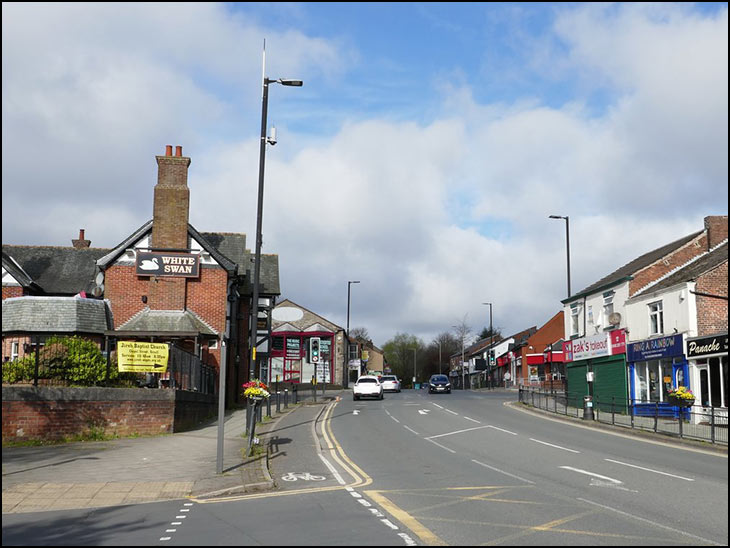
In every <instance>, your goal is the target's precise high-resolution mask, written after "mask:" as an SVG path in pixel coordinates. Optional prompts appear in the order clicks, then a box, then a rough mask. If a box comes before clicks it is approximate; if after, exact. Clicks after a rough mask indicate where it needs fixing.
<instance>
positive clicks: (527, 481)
mask: <svg viewBox="0 0 730 548" xmlns="http://www.w3.org/2000/svg"><path fill="white" fill-rule="evenodd" d="M471 461H472V462H475V463H476V464H478V465H479V466H484V468H489V469H490V470H494V471H495V472H499V473H500V474H504V475H505V476H509V477H510V478H515V479H517V480H520V481H524V482H525V483H531V484H533V485H534V484H535V482H534V481H530V480H528V479H525V478H521V477H520V476H515V475H514V474H510V473H509V472H505V471H504V470H500V469H499V468H495V467H494V466H489V465H488V464H484V463H483V462H479V461H478V460H474V459H472V460H471Z"/></svg>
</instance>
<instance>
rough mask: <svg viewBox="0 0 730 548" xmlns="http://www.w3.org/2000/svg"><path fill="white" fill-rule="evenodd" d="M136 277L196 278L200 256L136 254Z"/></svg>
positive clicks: (187, 254)
mask: <svg viewBox="0 0 730 548" xmlns="http://www.w3.org/2000/svg"><path fill="white" fill-rule="evenodd" d="M137 275H138V276H168V277H182V278H197V277H198V276H199V275H200V255H193V254H192V253H147V252H138V253H137Z"/></svg>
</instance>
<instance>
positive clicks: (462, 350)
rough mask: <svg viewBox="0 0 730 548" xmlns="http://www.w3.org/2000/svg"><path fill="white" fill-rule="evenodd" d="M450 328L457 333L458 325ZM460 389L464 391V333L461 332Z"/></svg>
mask: <svg viewBox="0 0 730 548" xmlns="http://www.w3.org/2000/svg"><path fill="white" fill-rule="evenodd" d="M451 327H452V328H454V329H456V330H457V332H458V330H459V329H460V328H459V326H458V325H452V326H451ZM460 335H461V389H462V390H466V371H465V369H466V368H465V367H464V331H463V330H462V331H461V333H460Z"/></svg>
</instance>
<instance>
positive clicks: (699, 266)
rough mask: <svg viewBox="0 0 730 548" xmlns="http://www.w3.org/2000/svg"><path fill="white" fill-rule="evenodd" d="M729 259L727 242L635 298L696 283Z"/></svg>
mask: <svg viewBox="0 0 730 548" xmlns="http://www.w3.org/2000/svg"><path fill="white" fill-rule="evenodd" d="M727 259H728V254H727V240H725V242H724V243H722V244H720V245H719V246H717V247H715V248H714V249H712V250H710V251H708V252H707V253H704V254H702V255H700V256H699V257H697V258H695V259H693V260H692V261H689V262H688V263H687V264H685V265H683V266H682V267H680V268H678V269H676V270H674V271H672V272H670V273H669V274H668V275H667V276H665V277H663V278H660V279H659V280H657V281H656V282H654V283H652V284H649V285H647V286H646V287H643V288H641V290H640V291H638V292H637V293H636V294H635V295H634V297H638V296H642V295H646V294H647V293H650V292H654V291H660V290H662V289H668V288H670V287H673V286H675V285H677V284H681V283H684V282H691V281H694V280H696V279H697V278H698V277H699V276H701V275H702V274H705V273H707V272H709V271H711V270H713V269H715V268H717V267H718V266H719V265H721V264H722V263H726V262H727Z"/></svg>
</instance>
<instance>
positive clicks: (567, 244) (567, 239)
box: [549, 215, 570, 298]
mask: <svg viewBox="0 0 730 548" xmlns="http://www.w3.org/2000/svg"><path fill="white" fill-rule="evenodd" d="M549 217H550V219H565V247H566V250H567V256H568V298H570V220H569V217H568V216H567V215H566V216H565V217H562V216H561V215H550V216H549Z"/></svg>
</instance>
